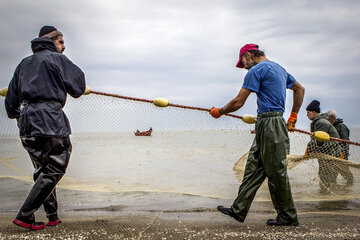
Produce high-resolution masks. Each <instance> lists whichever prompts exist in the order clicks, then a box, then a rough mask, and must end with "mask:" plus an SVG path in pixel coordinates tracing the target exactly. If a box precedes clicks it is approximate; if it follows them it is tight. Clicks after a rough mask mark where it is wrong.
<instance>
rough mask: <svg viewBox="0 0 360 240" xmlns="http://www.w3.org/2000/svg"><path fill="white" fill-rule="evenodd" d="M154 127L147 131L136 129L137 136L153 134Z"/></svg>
mask: <svg viewBox="0 0 360 240" xmlns="http://www.w3.org/2000/svg"><path fill="white" fill-rule="evenodd" d="M151 132H152V128H150V129H149V130H147V131H145V132H140V131H139V130H136V132H135V136H151Z"/></svg>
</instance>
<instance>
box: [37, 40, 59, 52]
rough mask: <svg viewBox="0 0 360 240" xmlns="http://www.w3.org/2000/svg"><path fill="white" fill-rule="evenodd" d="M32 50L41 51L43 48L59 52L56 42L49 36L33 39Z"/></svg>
mask: <svg viewBox="0 0 360 240" xmlns="http://www.w3.org/2000/svg"><path fill="white" fill-rule="evenodd" d="M31 50H32V51H33V53H36V52H40V51H43V50H50V51H52V52H58V51H57V49H56V46H55V44H54V42H53V41H52V40H51V39H50V38H47V37H42V38H35V39H34V40H32V41H31Z"/></svg>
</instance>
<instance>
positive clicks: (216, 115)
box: [210, 107, 221, 118]
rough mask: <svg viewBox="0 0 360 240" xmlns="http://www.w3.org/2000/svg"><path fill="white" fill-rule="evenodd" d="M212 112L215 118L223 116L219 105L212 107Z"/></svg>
mask: <svg viewBox="0 0 360 240" xmlns="http://www.w3.org/2000/svg"><path fill="white" fill-rule="evenodd" d="M210 114H211V116H213V117H214V118H219V117H220V116H221V114H220V112H219V108H217V107H212V108H211V110H210Z"/></svg>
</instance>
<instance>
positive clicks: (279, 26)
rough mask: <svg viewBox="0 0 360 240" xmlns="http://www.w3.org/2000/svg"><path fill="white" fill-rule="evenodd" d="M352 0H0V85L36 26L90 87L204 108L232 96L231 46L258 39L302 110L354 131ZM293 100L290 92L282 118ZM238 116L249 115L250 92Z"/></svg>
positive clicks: (356, 73) (234, 51)
mask: <svg viewBox="0 0 360 240" xmlns="http://www.w3.org/2000/svg"><path fill="white" fill-rule="evenodd" d="M359 13H360V1H357V0H354V1H331V0H326V1H317V0H312V1H300V0H299V1H285V0H284V1H277V0H272V1H267V0H266V1H265V0H252V1H241V0H233V1H231V0H228V1H227V0H222V1H218V0H214V1H205V0H190V1H187V0H171V1H170V0H168V1H165V0H164V1H160V0H151V1H147V0H123V1H115V0H112V1H91V0H86V1H70V0H62V1H54V0H41V1H40V0H33V1H26V0H24V1H19V0H1V1H0V30H1V38H0V51H1V55H0V88H2V87H6V86H7V85H8V83H9V81H10V79H11V77H12V74H13V71H14V69H15V67H16V65H17V64H18V63H19V62H20V61H21V59H22V58H24V57H26V56H28V55H30V54H31V50H30V41H31V40H32V39H33V38H35V37H36V36H37V34H38V32H39V29H40V27H41V26H43V25H54V26H55V27H57V28H58V29H59V30H60V31H62V32H63V34H64V39H65V45H66V50H65V53H64V54H66V55H67V56H68V57H69V58H70V59H71V60H72V61H73V62H74V63H75V64H77V65H78V66H79V67H80V68H82V70H83V71H84V72H85V75H86V78H87V85H89V86H90V87H91V88H92V89H94V90H101V91H106V92H113V93H118V94H121V95H126V96H132V97H140V98H147V99H153V98H155V97H165V98H167V99H169V101H170V102H172V103H176V104H184V105H191V106H199V107H206V108H211V107H212V106H219V107H221V106H223V105H224V104H226V103H227V102H228V101H229V100H231V99H232V98H233V97H235V96H236V95H237V93H238V91H239V90H240V88H241V86H242V83H243V78H244V76H245V74H246V71H245V70H240V69H237V68H236V67H235V65H236V62H237V60H238V54H239V49H240V48H241V46H242V45H244V44H246V43H256V44H258V45H259V46H260V49H262V50H264V51H265V54H266V56H267V57H268V58H269V59H270V60H273V61H276V62H278V63H279V64H280V65H282V66H283V67H284V68H285V69H286V70H287V71H288V72H289V73H291V74H292V75H293V76H294V77H295V78H296V79H297V80H298V81H299V82H300V83H301V84H302V85H303V86H304V87H305V88H306V93H305V99H304V103H303V107H302V108H301V111H300V115H299V124H300V125H302V126H306V127H308V125H309V120H308V119H307V118H306V112H305V108H306V105H307V104H308V103H309V102H310V101H311V100H313V99H318V100H320V102H321V110H322V111H324V112H326V111H327V110H329V109H335V110H336V111H337V112H338V113H339V115H340V117H342V118H344V120H345V123H346V124H347V125H348V126H349V127H354V126H360V119H359V116H360V114H359V110H360V107H359V104H360V94H359V87H360V83H359V82H360V81H359V80H360V41H359V40H360V27H359V26H360V16H359ZM291 104H292V92H291V91H288V99H287V110H286V113H285V118H286V119H287V117H288V115H289V113H290V110H291ZM236 114H239V115H243V114H253V115H254V114H256V96H255V94H252V95H251V97H250V98H249V99H248V101H247V102H246V104H245V106H244V107H243V108H242V109H241V110H239V111H238V112H236Z"/></svg>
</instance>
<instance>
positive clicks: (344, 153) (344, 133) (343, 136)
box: [326, 110, 354, 185]
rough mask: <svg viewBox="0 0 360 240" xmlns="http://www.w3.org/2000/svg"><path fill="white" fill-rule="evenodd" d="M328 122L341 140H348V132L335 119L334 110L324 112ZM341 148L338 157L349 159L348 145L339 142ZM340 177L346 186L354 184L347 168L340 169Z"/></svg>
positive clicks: (342, 123)
mask: <svg viewBox="0 0 360 240" xmlns="http://www.w3.org/2000/svg"><path fill="white" fill-rule="evenodd" d="M326 115H327V117H328V120H329V122H330V123H331V124H332V125H333V126H334V127H335V129H336V131H337V132H338V134H339V136H340V138H341V139H344V140H350V130H349V128H348V127H347V126H346V125H345V124H344V121H343V120H342V119H341V118H338V117H337V112H336V111H335V110H329V111H327V112H326ZM340 147H341V155H340V157H341V158H343V159H346V160H348V159H349V155H350V154H349V144H348V143H345V142H340ZM340 174H341V176H342V177H343V178H344V179H345V180H346V183H347V184H348V185H352V184H353V183H354V176H353V174H352V173H351V171H350V169H349V166H345V165H344V166H342V167H341V168H340Z"/></svg>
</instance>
